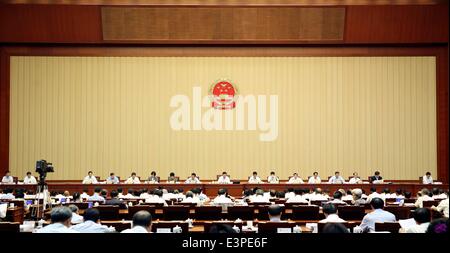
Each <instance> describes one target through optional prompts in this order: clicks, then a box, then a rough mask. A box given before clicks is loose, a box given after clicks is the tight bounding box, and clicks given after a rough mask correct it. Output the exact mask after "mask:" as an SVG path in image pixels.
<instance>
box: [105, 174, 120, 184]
mask: <svg viewBox="0 0 450 253" xmlns="http://www.w3.org/2000/svg"><path fill="white" fill-rule="evenodd" d="M106 183H107V184H118V183H119V178H118V177H116V176H113V177H111V176H109V177H108V178H106Z"/></svg>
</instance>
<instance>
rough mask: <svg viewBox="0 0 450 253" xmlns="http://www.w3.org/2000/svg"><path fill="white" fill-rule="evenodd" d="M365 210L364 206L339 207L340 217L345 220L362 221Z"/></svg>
mask: <svg viewBox="0 0 450 253" xmlns="http://www.w3.org/2000/svg"><path fill="white" fill-rule="evenodd" d="M365 211H366V210H365V208H364V207H363V206H339V207H338V215H339V217H341V218H342V219H344V220H362V218H364V215H366V213H365Z"/></svg>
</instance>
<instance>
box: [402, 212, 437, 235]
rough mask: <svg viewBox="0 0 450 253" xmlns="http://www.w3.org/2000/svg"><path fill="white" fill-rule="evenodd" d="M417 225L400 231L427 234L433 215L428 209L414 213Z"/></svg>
mask: <svg viewBox="0 0 450 253" xmlns="http://www.w3.org/2000/svg"><path fill="white" fill-rule="evenodd" d="M413 217H414V220H415V221H416V225H414V226H411V227H408V228H406V229H400V232H402V233H425V232H426V231H427V229H428V226H429V225H430V221H431V213H430V210H428V209H427V208H417V209H416V210H414V213H413Z"/></svg>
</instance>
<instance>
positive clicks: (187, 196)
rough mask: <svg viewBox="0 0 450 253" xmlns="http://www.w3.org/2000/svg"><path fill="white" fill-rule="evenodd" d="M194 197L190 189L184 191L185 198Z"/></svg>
mask: <svg viewBox="0 0 450 253" xmlns="http://www.w3.org/2000/svg"><path fill="white" fill-rule="evenodd" d="M193 197H194V193H193V192H191V191H188V192H186V198H193Z"/></svg>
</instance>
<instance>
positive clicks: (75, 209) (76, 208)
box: [69, 205, 79, 213]
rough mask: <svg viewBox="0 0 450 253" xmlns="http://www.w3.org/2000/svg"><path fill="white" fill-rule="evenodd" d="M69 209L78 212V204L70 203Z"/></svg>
mask: <svg viewBox="0 0 450 253" xmlns="http://www.w3.org/2000/svg"><path fill="white" fill-rule="evenodd" d="M69 209H70V211H72V213H78V211H79V210H78V206H76V205H69Z"/></svg>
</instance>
